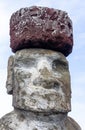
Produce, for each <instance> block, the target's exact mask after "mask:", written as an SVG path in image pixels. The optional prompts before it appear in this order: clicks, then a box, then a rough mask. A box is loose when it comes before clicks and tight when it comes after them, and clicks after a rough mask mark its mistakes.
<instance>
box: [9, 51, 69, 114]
mask: <svg viewBox="0 0 85 130" xmlns="http://www.w3.org/2000/svg"><path fill="white" fill-rule="evenodd" d="M7 91H8V93H9V94H13V106H14V107H15V108H19V109H24V110H33V111H38V112H68V111H70V109H71V105H70V103H71V102H70V99H71V87H70V74H69V67H68V62H67V60H66V58H65V56H64V55H63V54H62V53H59V52H55V51H51V50H44V49H23V50H20V51H17V52H16V53H15V55H14V56H11V57H10V58H9V62H8V77H7Z"/></svg>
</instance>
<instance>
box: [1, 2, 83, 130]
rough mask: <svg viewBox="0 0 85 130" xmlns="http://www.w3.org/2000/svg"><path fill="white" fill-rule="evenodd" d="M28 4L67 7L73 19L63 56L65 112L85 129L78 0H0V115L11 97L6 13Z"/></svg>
mask: <svg viewBox="0 0 85 130" xmlns="http://www.w3.org/2000/svg"><path fill="white" fill-rule="evenodd" d="M31 5H40V6H47V7H52V8H56V9H61V10H64V11H67V12H68V14H69V16H70V18H71V19H72V21H73V30H74V48H73V52H72V53H71V54H70V55H69V56H68V57H67V59H68V61H69V67H70V74H71V87H72V111H71V112H70V113H69V115H70V116H71V117H73V118H74V119H75V120H76V121H77V122H78V123H79V124H80V126H81V127H82V130H85V119H84V113H85V112H84V111H85V48H84V47H85V43H84V42H85V1H84V0H82V1H80V0H69V1H68V0H59V1H58V0H28V1H27V0H14V1H12V0H7V1H6V0H0V117H2V116H3V115H4V114H6V113H8V112H10V111H11V110H12V109H13V108H12V97H11V96H10V95H7V94H6V88H5V83H6V73H7V61H8V57H9V56H10V55H11V54H12V52H11V49H10V47H9V45H10V37H9V20H10V16H11V14H12V13H13V12H15V11H16V10H18V9H20V8H22V7H29V6H31Z"/></svg>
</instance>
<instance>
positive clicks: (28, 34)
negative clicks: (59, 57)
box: [10, 6, 73, 56]
mask: <svg viewBox="0 0 85 130" xmlns="http://www.w3.org/2000/svg"><path fill="white" fill-rule="evenodd" d="M10 42H11V44H10V47H11V48H12V51H13V52H16V51H17V50H20V49H23V48H44V49H51V50H56V51H60V52H62V53H63V54H64V55H65V56H68V55H69V54H70V53H71V52H72V47H73V30H72V22H71V20H70V18H69V17H68V15H67V13H66V12H65V11H61V10H57V9H53V8H47V7H36V6H33V7H29V8H22V9H20V10H19V11H17V12H15V13H14V14H13V15H12V16H11V19H10Z"/></svg>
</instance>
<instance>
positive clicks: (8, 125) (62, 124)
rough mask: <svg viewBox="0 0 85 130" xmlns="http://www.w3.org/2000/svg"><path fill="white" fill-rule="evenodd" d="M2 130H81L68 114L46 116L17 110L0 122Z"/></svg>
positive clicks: (0, 129)
mask: <svg viewBox="0 0 85 130" xmlns="http://www.w3.org/2000/svg"><path fill="white" fill-rule="evenodd" d="M0 130H81V128H80V126H79V125H78V124H77V123H76V122H75V121H74V120H73V119H72V118H70V117H68V116H67V114H45V113H33V112H29V111H23V110H17V109H15V110H14V111H13V112H11V113H9V114H7V115H5V116H4V117H3V118H2V119H1V120H0Z"/></svg>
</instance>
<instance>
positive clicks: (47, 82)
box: [0, 6, 81, 130]
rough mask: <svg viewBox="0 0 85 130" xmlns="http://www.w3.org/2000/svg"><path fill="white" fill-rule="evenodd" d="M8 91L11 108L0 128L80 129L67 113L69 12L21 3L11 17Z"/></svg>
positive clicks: (69, 89) (68, 101) (69, 42)
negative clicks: (24, 6) (12, 108)
mask: <svg viewBox="0 0 85 130" xmlns="http://www.w3.org/2000/svg"><path fill="white" fill-rule="evenodd" d="M10 42H11V43H10V47H11V49H12V51H13V52H14V53H15V55H14V56H11V57H10V58H9V61H8V76H7V82H6V87H7V92H8V94H12V95H13V107H14V111H12V112H10V113H9V114H7V115H5V116H4V117H2V119H1V120H0V130H81V128H80V127H79V125H78V124H77V123H76V122H75V121H74V120H73V119H71V118H70V117H68V116H67V114H68V112H69V111H71V86H70V73H69V66H68V61H67V60H66V56H68V55H69V54H70V53H71V52H72V47H73V33H72V22H71V20H70V18H69V17H68V15H67V13H66V12H64V11H61V10H57V9H52V8H47V7H36V6H33V7H29V8H22V9H20V10H19V11H17V12H15V13H14V14H13V15H12V17H11V19H10Z"/></svg>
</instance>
